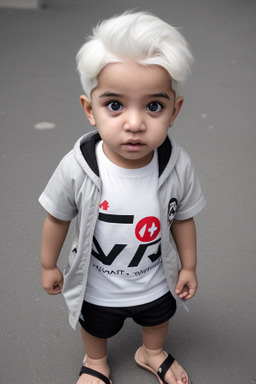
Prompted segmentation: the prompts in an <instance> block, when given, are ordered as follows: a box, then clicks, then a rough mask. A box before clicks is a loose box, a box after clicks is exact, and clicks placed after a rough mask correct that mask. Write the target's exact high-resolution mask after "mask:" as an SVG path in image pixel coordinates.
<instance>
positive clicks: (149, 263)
mask: <svg viewBox="0 0 256 384" xmlns="http://www.w3.org/2000/svg"><path fill="white" fill-rule="evenodd" d="M96 156H97V162H98V166H99V172H100V177H101V179H102V186H103V187H102V198H101V204H100V207H99V219H98V222H97V225H96V229H95V233H94V241H93V250H92V258H91V263H90V269H89V274H88V276H89V278H88V282H87V286H86V290H85V300H86V301H88V302H90V303H93V304H97V305H103V306H108V307H126V306H133V305H140V304H144V303H148V302H151V301H153V300H156V299H158V298H159V297H161V296H162V295H164V294H165V293H167V292H168V291H169V288H168V285H167V281H166V278H165V274H164V269H163V265H162V257H161V226H160V220H159V204H158V198H157V186H158V159H157V152H156V151H155V153H154V157H153V159H152V161H151V162H150V163H149V164H148V165H146V166H145V167H143V168H139V169H124V168H121V167H118V166H117V165H115V164H113V163H112V162H111V161H110V160H109V159H108V158H107V157H106V155H105V154H104V152H103V149H102V141H101V142H99V143H98V144H97V147H96Z"/></svg>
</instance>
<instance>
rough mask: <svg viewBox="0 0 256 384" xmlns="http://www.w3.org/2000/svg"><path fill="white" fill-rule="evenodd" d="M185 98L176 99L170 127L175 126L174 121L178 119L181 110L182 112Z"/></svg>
mask: <svg viewBox="0 0 256 384" xmlns="http://www.w3.org/2000/svg"><path fill="white" fill-rule="evenodd" d="M183 101H184V99H183V97H181V96H179V97H177V99H175V102H174V106H173V111H172V117H171V120H170V125H169V126H170V127H172V126H173V124H174V121H175V119H176V117H177V116H178V114H179V112H180V110H181V107H182V105H183Z"/></svg>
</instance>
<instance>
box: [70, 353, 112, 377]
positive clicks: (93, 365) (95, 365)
mask: <svg viewBox="0 0 256 384" xmlns="http://www.w3.org/2000/svg"><path fill="white" fill-rule="evenodd" d="M83 365H84V366H85V367H87V368H90V369H93V370H94V371H96V372H99V373H101V374H102V375H104V376H106V377H107V378H109V376H110V369H109V366H108V363H107V358H106V357H103V358H102V359H98V360H94V359H91V358H89V357H88V356H87V355H86V356H85V358H84V361H83ZM110 383H111V382H110ZM77 384H105V383H104V381H101V380H100V379H98V378H97V377H95V376H92V375H90V374H87V373H86V374H85V373H82V374H81V376H80V377H79V380H78V381H77Z"/></svg>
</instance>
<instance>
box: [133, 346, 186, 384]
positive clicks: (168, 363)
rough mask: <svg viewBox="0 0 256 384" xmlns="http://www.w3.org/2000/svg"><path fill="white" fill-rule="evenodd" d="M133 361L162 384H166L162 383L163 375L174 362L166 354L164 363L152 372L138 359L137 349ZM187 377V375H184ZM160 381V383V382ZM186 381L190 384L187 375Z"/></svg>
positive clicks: (172, 358)
mask: <svg viewBox="0 0 256 384" xmlns="http://www.w3.org/2000/svg"><path fill="white" fill-rule="evenodd" d="M134 359H135V361H136V363H137V364H138V365H139V366H140V367H141V368H143V369H146V370H147V371H149V372H151V373H153V374H154V375H155V376H156V377H157V378H158V381H159V383H163V384H166V382H165V381H164V377H165V374H166V372H167V371H168V369H169V368H170V366H171V365H172V364H173V362H174V360H175V359H174V357H172V355H170V353H168V356H167V357H166V359H165V360H164V362H163V363H162V364H161V365H160V367H159V368H158V370H157V372H156V371H154V370H153V369H152V368H151V367H149V366H148V365H146V364H143V363H142V362H141V361H140V358H139V349H138V350H137V352H136V353H135V356H134ZM186 375H187V374H186ZM160 380H161V381H160ZM187 381H188V384H192V383H191V381H190V379H189V377H188V375H187Z"/></svg>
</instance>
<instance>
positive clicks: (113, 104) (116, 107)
mask: <svg viewBox="0 0 256 384" xmlns="http://www.w3.org/2000/svg"><path fill="white" fill-rule="evenodd" d="M107 107H108V109H109V110H110V111H112V112H118V111H121V110H122V109H123V106H122V104H121V103H119V101H110V102H108V103H107Z"/></svg>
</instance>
